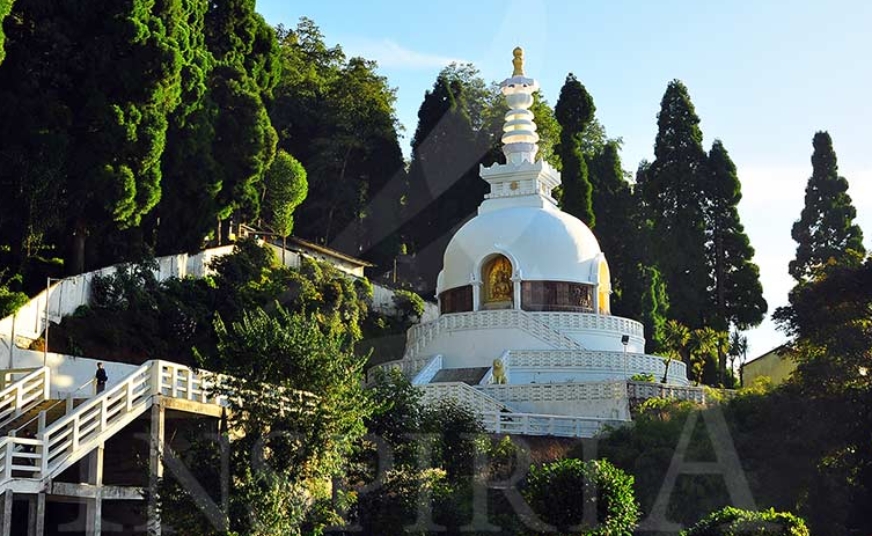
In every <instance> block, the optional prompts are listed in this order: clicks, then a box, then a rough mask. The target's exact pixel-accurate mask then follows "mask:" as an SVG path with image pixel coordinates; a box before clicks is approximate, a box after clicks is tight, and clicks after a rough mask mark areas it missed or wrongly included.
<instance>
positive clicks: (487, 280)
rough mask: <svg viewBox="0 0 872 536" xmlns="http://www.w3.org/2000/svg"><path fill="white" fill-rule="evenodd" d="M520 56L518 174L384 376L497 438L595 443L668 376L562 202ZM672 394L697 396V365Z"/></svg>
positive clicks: (458, 255) (513, 135)
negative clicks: (637, 379)
mask: <svg viewBox="0 0 872 536" xmlns="http://www.w3.org/2000/svg"><path fill="white" fill-rule="evenodd" d="M514 56H515V57H514V61H513V63H514V67H515V70H514V73H513V75H512V77H511V78H509V79H507V80H505V81H504V82H503V83H502V84H501V86H500V87H501V91H502V93H503V95H505V97H506V102H507V103H508V105H509V108H510V110H509V112H508V113H507V114H506V118H505V119H506V120H505V125H504V127H503V130H504V134H503V137H502V141H503V144H504V146H503V153H504V154H505V156H506V163H505V164H496V165H494V166H491V167H489V168H485V167H482V168H481V171H480V174H481V178H482V179H483V180H485V181H487V183H488V184H490V193H489V194H487V195H486V196H485V199H484V200H483V202H482V203H481V205H480V206H479V209H478V214H477V215H476V216H475V217H474V218H472V219H471V220H469V221H468V222H467V223H466V224H465V225H464V226H463V227H462V228H461V229H460V230H459V231H457V233H456V234H455V235H454V237H453V238H452V239H451V242H450V243H449V244H448V247H447V248H446V250H445V256H444V264H443V269H442V271H441V272H440V274H439V278H438V281H437V295H438V300H439V311H440V315H439V317H438V318H437V319H436V320H433V321H430V322H426V323H422V324H419V325H416V326H414V327H413V328H412V329H410V330H409V332H408V334H407V343H406V351H405V355H404V358H403V359H402V360H401V361H395V362H392V363H387V364H385V365H384V366H388V367H390V366H398V367H400V368H401V369H402V370H403V371H404V372H405V373H406V374H407V375H408V376H409V377H410V378H411V379H412V381H413V383H414V384H416V385H418V386H420V387H422V388H423V389H424V392H425V399H426V400H428V401H432V400H437V399H441V398H446V397H453V398H456V399H458V400H460V401H461V402H463V403H465V404H468V405H470V406H471V407H473V409H475V410H476V411H477V412H478V413H479V414H480V415H482V416H483V418H484V421H485V425H486V426H487V427H488V428H489V429H491V430H492V431H495V432H513V431H514V432H517V433H538V434H554V435H576V436H585V435H591V434H592V433H594V432H595V431H596V430H598V429H599V426H601V425H602V424H603V423H605V422H609V421H626V420H629V418H630V414H629V401H630V399H631V398H633V397H634V395H635V394H637V392H638V391H640V389H639V388H638V387H639V386H637V385H634V384H628V379H629V378H630V377H632V376H633V375H635V374H638V373H648V374H652V375H653V376H654V377H655V378H656V379H657V380H658V381H660V380H661V379H663V376H664V373H665V372H666V370H665V369H666V366H665V363H664V360H663V358H661V357H658V356H649V355H645V354H644V348H645V338H644V333H643V329H642V324H640V323H639V322H636V321H634V320H630V319H627V318H621V317H616V316H612V315H611V314H610V309H609V295H610V293H611V286H610V283H609V266H608V262H607V261H606V257H605V255H604V254H603V252H602V251H601V250H600V247H599V244H598V243H597V240H596V237H595V236H594V235H593V233H592V232H591V230H590V229H589V228H588V227H587V226H586V225H585V224H584V223H582V222H581V221H580V220H578V219H577V218H575V217H574V216H571V215H569V214H567V213H565V212H562V211H561V210H560V209H559V208H558V207H557V203H556V201H555V200H554V198H553V197H552V195H551V192H552V190H553V189H554V188H555V187H556V186H558V185H559V184H560V173H559V172H557V171H556V170H554V168H552V167H551V166H550V165H549V164H548V163H547V162H545V161H543V160H541V159H540V160H537V159H536V154H537V152H538V145H537V142H538V140H539V136H538V134H536V124H535V122H534V117H533V113H532V112H531V111H530V110H529V108H530V106H531V105H532V104H533V93H534V92H535V91H536V90H537V89H538V87H539V86H538V83H537V82H536V80H534V79H531V78H527V77H526V76H525V75H524V72H523V52H522V50H521V49H520V48H516V49H515V51H514ZM667 383H668V384H671V387H670V385H666V386H664V385H658V386H656V387H657V389H659V392H661V393H662V392H664V389H665V390H667V391H676V388H677V390H678V391H683V392H684V395H685V396H682V397H687V396H686V395H687V391H688V388H682V386H686V385H687V383H688V381H687V376H686V369H685V365H684V363H681V362H677V361H673V362H672V363H671V364H670V366H669V370H668V378H667ZM651 387H655V386H654V384H651ZM633 388H635V390H633ZM690 390H691V391H693V389H690ZM630 391H632V392H630ZM699 396H701V393H699ZM690 398H697V394H692V395H690ZM537 423H538V424H537ZM513 427H514V429H513ZM519 427H521V428H523V430H522V429H519ZM543 427H545V428H543ZM546 428H547V429H546Z"/></svg>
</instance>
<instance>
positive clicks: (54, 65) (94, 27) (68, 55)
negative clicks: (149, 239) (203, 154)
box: [0, 0, 182, 272]
mask: <svg viewBox="0 0 872 536" xmlns="http://www.w3.org/2000/svg"><path fill="white" fill-rule="evenodd" d="M180 5H181V0H168V1H166V2H161V3H158V4H155V3H154V2H149V1H145V0H133V1H130V2H124V3H118V2H111V1H107V0H87V1H83V2H78V3H75V4H74V5H73V4H67V3H64V2H48V1H39V0H37V1H33V2H20V3H18V4H16V6H15V9H16V16H15V17H14V20H15V21H16V24H15V25H14V26H12V25H10V24H8V23H9V21H10V20H12V19H7V20H6V23H7V24H4V27H5V28H6V30H7V31H9V32H10V33H9V35H7V38H8V39H9V41H8V42H7V58H6V61H4V64H3V66H2V70H3V73H2V75H0V80H2V85H3V86H5V87H4V88H3V89H2V91H3V92H4V95H6V96H7V97H8V98H7V97H4V99H2V103H0V107H2V108H3V110H2V111H0V116H2V117H3V121H2V123H3V124H4V125H9V126H10V127H12V126H14V127H15V130H14V131H7V132H3V133H0V146H2V148H3V150H4V151H6V152H7V153H6V154H7V155H10V153H11V155H14V156H13V160H17V161H20V162H24V163H28V162H31V163H35V162H40V159H41V158H43V155H50V156H51V157H50V158H49V159H47V162H46V165H42V164H40V165H39V166H32V167H31V170H30V171H28V172H27V175H29V177H28V176H25V178H24V182H22V183H21V185H22V186H23V188H22V189H19V190H17V191H16V194H15V195H16V196H19V195H20V196H21V197H20V198H19V200H20V201H24V202H26V200H27V199H28V198H37V197H41V195H42V192H41V190H42V189H43V187H45V186H46V185H48V184H50V183H51V182H54V183H55V186H54V187H52V188H51V189H50V191H49V192H48V196H49V197H50V198H51V197H52V196H57V200H58V203H57V205H56V206H54V207H52V208H53V209H54V210H51V211H50V212H48V213H49V214H50V217H49V219H51V220H54V221H53V222H52V226H53V227H56V229H57V233H58V235H59V236H58V237H57V241H58V242H66V244H67V246H68V249H67V251H66V257H67V264H66V269H67V270H68V271H70V272H78V271H81V270H83V269H84V266H85V263H86V253H87V254H88V263H89V264H92V265H93V264H100V265H102V264H109V263H111V262H116V261H118V260H123V259H129V258H131V257H133V256H137V255H138V254H140V253H141V252H142V247H143V240H142V237H141V236H138V233H137V228H138V227H139V225H140V223H141V221H142V218H143V217H144V216H146V215H147V214H148V213H149V212H150V211H151V210H152V209H153V208H154V206H155V205H156V204H157V202H158V200H159V199H160V196H161V187H160V184H161V161H160V157H161V154H162V152H163V150H164V147H165V145H166V132H167V123H168V119H167V118H168V116H169V115H170V114H171V113H172V112H173V110H174V109H175V108H176V107H177V106H178V105H179V103H180V100H181V99H180V95H181V86H180V73H181V61H180V51H179V35H178V34H179V32H180V31H182V28H181V26H180V25H178V24H177V20H176V18H177V17H178V14H179V11H180ZM7 121H8V122H7ZM25 140H26V141H25ZM22 142H23V143H22ZM28 166H30V164H28ZM0 167H5V166H0ZM37 167H38V168H40V169H37ZM13 172H14V171H13ZM0 174H2V172H0ZM40 177H41V178H40ZM30 179H35V180H34V181H31V180H30ZM11 180H12V181H16V180H19V178H16V177H12V178H11ZM6 181H7V178H0V182H3V183H5V182H6ZM21 207H22V209H23V210H27V209H25V208H24V205H23V204H22V205H21ZM31 208H32V207H31ZM52 230H54V229H52ZM44 231H45V232H49V229H44ZM28 232H31V231H28ZM37 234H38V232H37ZM19 236H23V235H19ZM86 244H87V245H88V248H87V251H86Z"/></svg>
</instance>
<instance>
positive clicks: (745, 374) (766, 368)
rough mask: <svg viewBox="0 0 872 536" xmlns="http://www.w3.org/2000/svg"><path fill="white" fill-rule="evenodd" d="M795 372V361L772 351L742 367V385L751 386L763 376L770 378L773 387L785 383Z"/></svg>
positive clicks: (776, 351)
mask: <svg viewBox="0 0 872 536" xmlns="http://www.w3.org/2000/svg"><path fill="white" fill-rule="evenodd" d="M795 370H796V361H794V360H793V359H790V358H789V357H787V356H785V355H782V354H781V353H779V352H778V350H773V351H771V352H769V353H767V354H763V355H762V356H760V357H758V358H757V359H755V360H753V361H749V362H748V363H745V364H744V365H743V366H742V385H744V386H748V385H751V384H752V383H754V380H755V379H757V378H760V377H763V376H766V377H768V378H770V379H771V380H772V384H773V385H778V384H781V383H784V382H785V381H787V379H788V378H790V375H791V374H793V371H795Z"/></svg>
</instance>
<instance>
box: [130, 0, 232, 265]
mask: <svg viewBox="0 0 872 536" xmlns="http://www.w3.org/2000/svg"><path fill="white" fill-rule="evenodd" d="M184 6H185V9H186V11H185V12H184V13H183V15H182V16H181V17H180V19H179V24H185V25H186V30H187V31H185V32H182V33H180V37H179V43H180V45H181V57H182V62H183V63H182V73H181V74H182V81H181V84H182V103H181V105H180V106H179V107H178V108H176V110H175V111H174V112H173V113H172V114H171V116H170V119H169V127H168V130H167V146H166V149H165V150H164V154H163V157H162V165H163V178H162V182H161V190H162V195H161V200H160V203H158V206H157V208H156V209H155V211H154V213H153V215H152V217H151V218H150V219H149V221H148V223H147V227H148V229H149V232H150V233H151V235H152V236H153V240H154V241H155V244H154V248H155V252H156V253H157V254H158V255H170V254H173V253H178V252H183V251H184V252H195V251H199V250H200V249H202V248H203V245H204V241H205V239H206V238H207V237H208V236H209V235H212V234H213V233H214V232H215V229H216V221H217V218H218V216H217V214H218V210H219V209H218V205H217V200H216V196H217V195H218V192H219V191H220V190H221V184H222V180H223V178H222V172H223V170H221V169H219V168H218V163H217V160H216V158H215V155H214V154H213V144H214V142H215V135H216V131H215V121H216V120H217V118H218V115H219V109H218V106H217V103H216V102H215V101H214V100H213V99H212V96H211V80H210V77H211V73H212V70H213V69H214V68H215V66H216V61H215V57H214V56H213V55H212V52H211V51H210V50H209V49H208V47H207V46H206V33H205V24H206V13H207V11H208V10H209V5H208V4H207V3H203V2H185V3H184Z"/></svg>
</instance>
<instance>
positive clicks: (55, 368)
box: [8, 348, 139, 398]
mask: <svg viewBox="0 0 872 536" xmlns="http://www.w3.org/2000/svg"><path fill="white" fill-rule="evenodd" d="M43 359H45V365H46V366H48V367H49V368H50V369H51V397H52V398H63V397H64V396H66V394H67V393H69V392H72V391H75V390H76V389H78V388H79V387H81V386H82V385H84V384H85V383H87V382H88V381H90V380H92V379H94V374H95V373H96V372H97V363H98V362H102V363H103V368H105V369H106V375H107V376H108V377H109V381H108V383H107V384H106V386H107V388H108V387H112V386H113V385H115V384H116V383H117V382H119V381H121V380H122V379H123V378H124V377H126V376H127V375H129V374H130V373H131V372H133V371H134V370H136V369H137V368H139V365H128V364H127V363H116V362H113V361H103V360H100V359H91V358H88V357H76V356H71V355H64V354H55V353H52V352H49V353H48V355H44V354H43V353H42V352H34V351H33V350H22V349H21V348H16V349H15V357H14V359H13V360H12V366H11V367H8V368H35V367H41V366H43ZM93 389H94V388H93V386H88V387H87V388H86V389H83V390H82V391H80V392H85V393H86V394H87V395H91V394H93V393H94V391H93Z"/></svg>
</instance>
